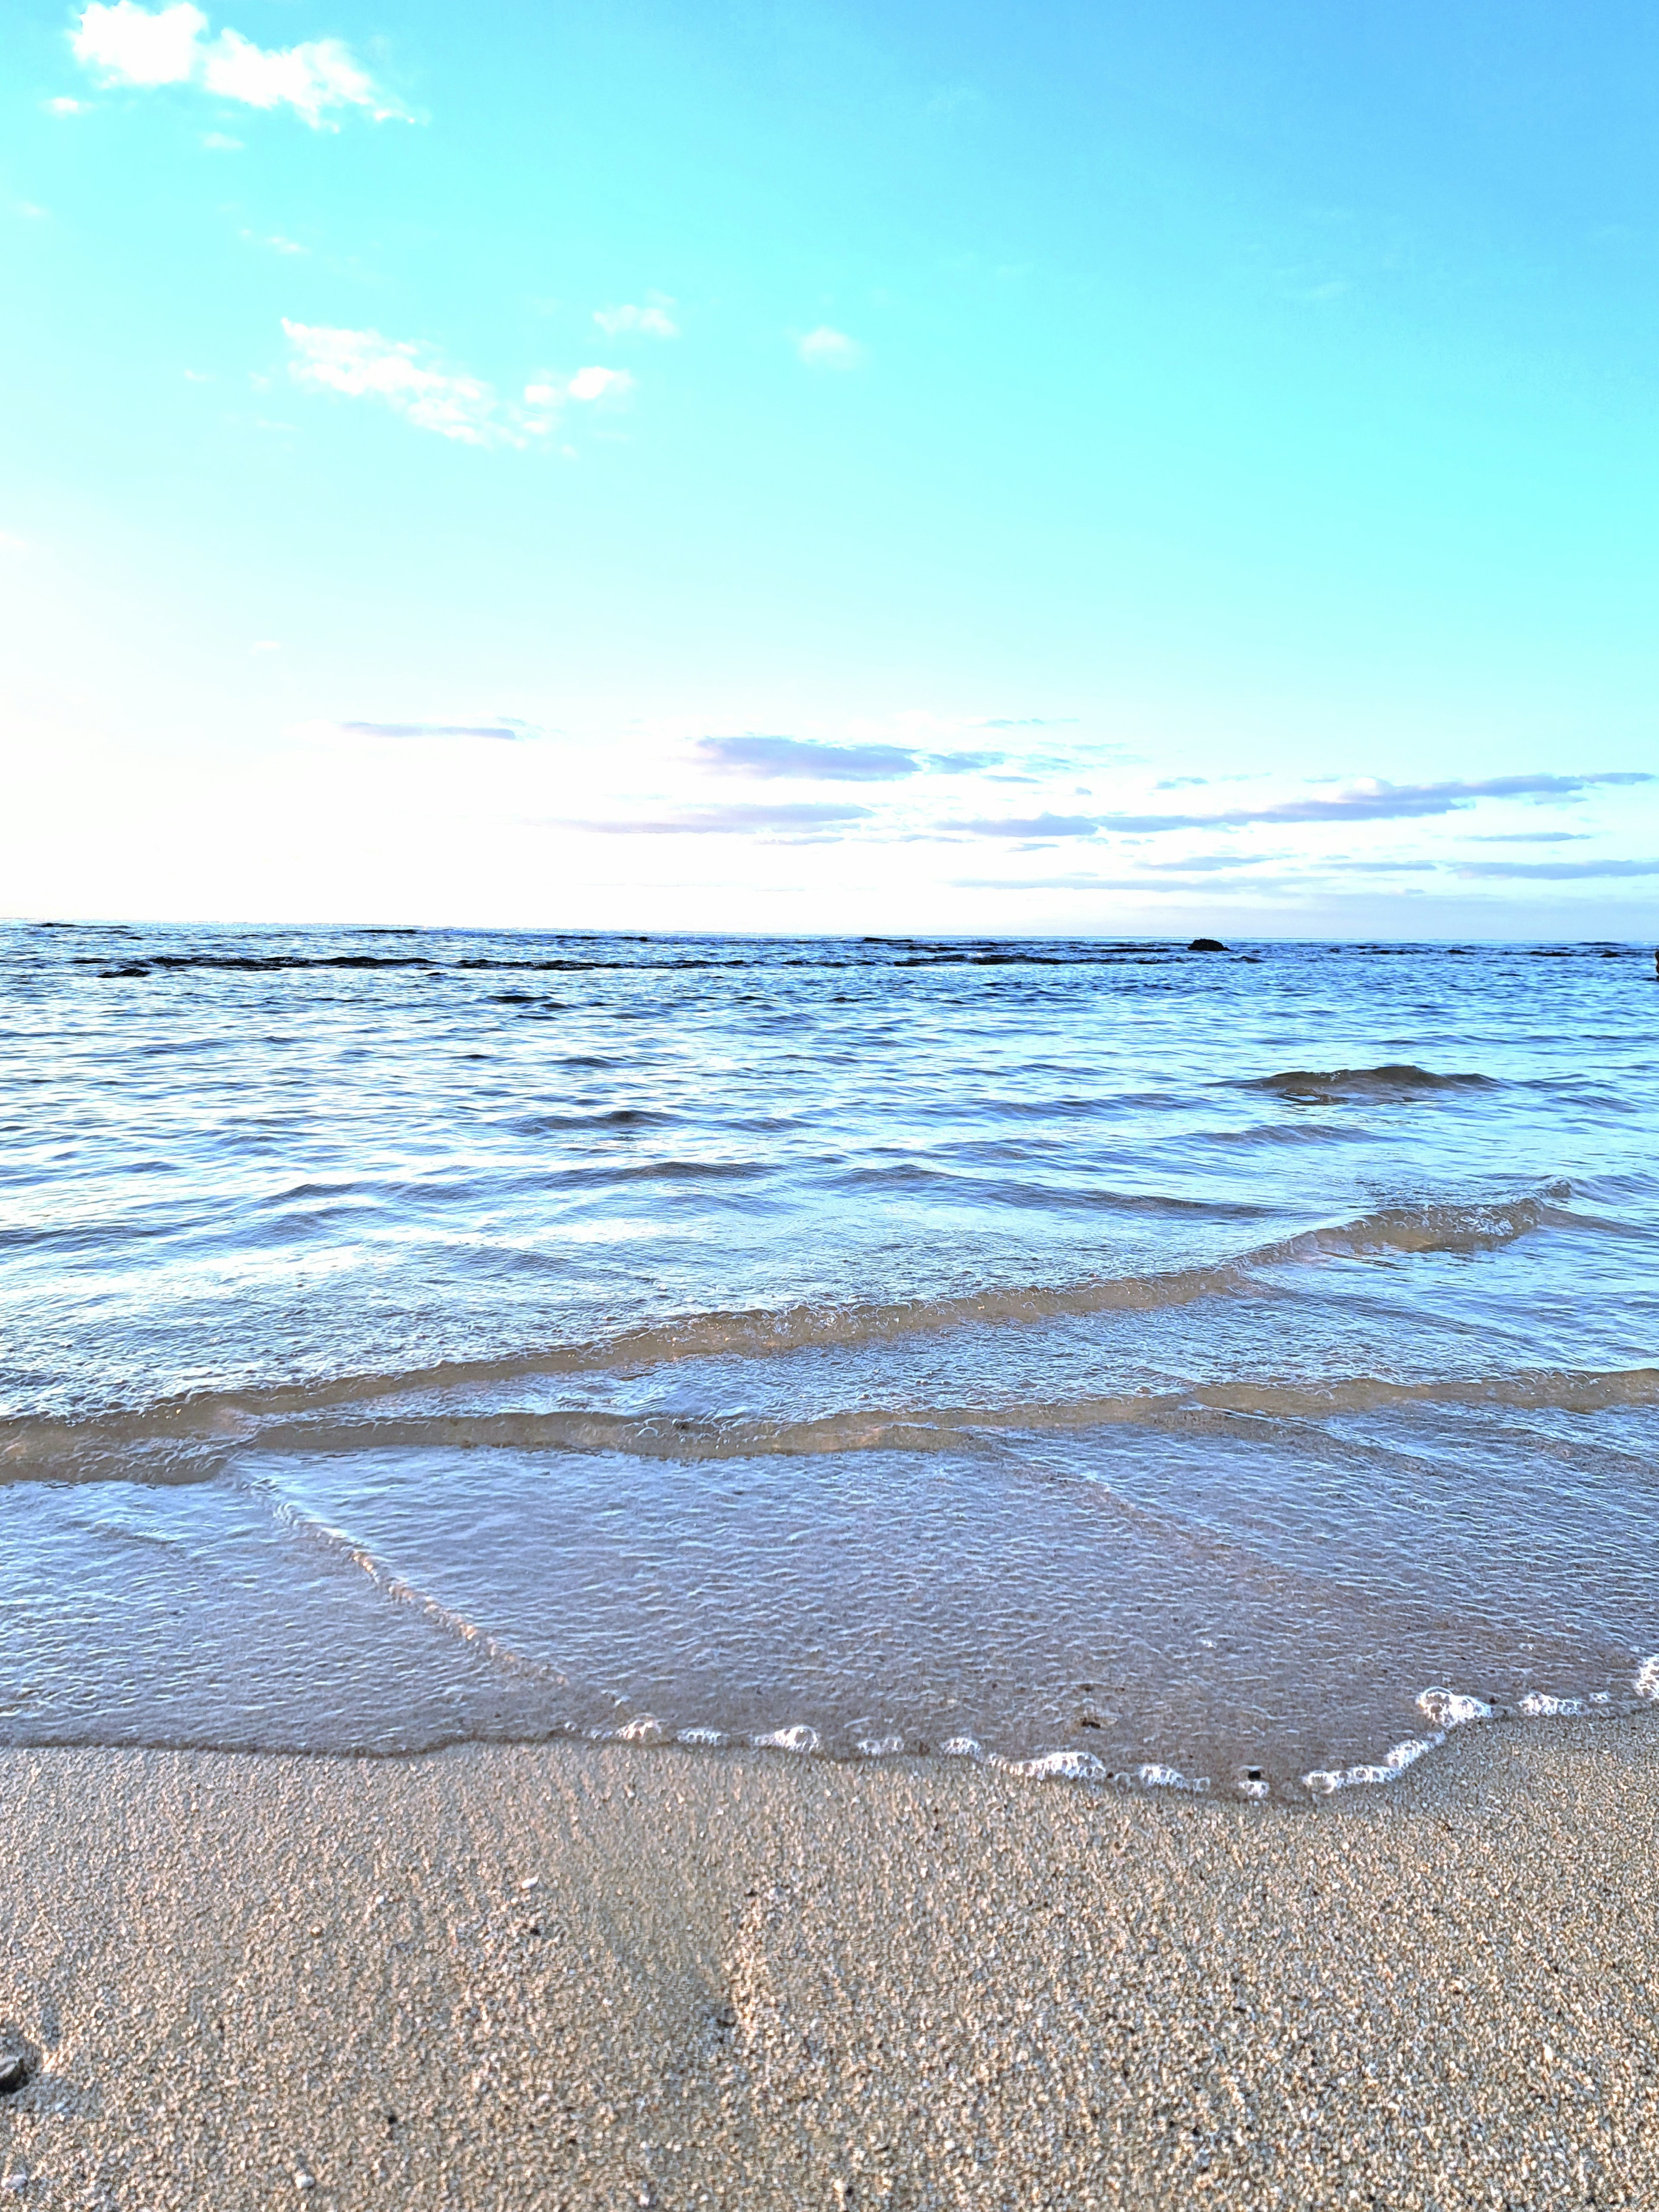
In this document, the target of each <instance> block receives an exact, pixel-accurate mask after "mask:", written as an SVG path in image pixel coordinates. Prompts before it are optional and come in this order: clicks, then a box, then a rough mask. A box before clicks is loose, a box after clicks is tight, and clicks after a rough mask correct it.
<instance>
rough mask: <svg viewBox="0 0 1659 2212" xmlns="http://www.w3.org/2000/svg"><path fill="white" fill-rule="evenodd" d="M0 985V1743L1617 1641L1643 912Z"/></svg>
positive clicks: (273, 1733) (715, 1704)
mask: <svg viewBox="0 0 1659 2212" xmlns="http://www.w3.org/2000/svg"><path fill="white" fill-rule="evenodd" d="M0 1028H3V1037H4V1052H3V1056H0V1124H3V1130H4V1137H5V1142H4V1145H3V1148H0V1252H3V1261H4V1264H3V1271H0V1334H3V1340H4V1358H3V1375H0V1382H3V1391H4V1406H3V1419H0V1539H3V1541H0V1607H3V1619H4V1620H5V1623H6V1627H7V1632H6V1633H5V1635H4V1636H3V1638H0V1741H10V1742H62V1741H106V1742H116V1741H120V1742H133V1741H139V1742H167V1743H202V1744H219V1745H248V1746H272V1747H275V1746H283V1747H305V1748H319V1749H321V1748H347V1747H350V1748H359V1749H367V1750H381V1751H393V1750H401V1749H410V1748H415V1747H420V1746H424V1745H430V1744H435V1743H439V1742H443V1741H451V1740H453V1739H455V1738H457V1737H462V1736H468V1735H473V1736H485V1735H549V1734H554V1733H558V1732H561V1731H564V1730H578V1731H584V1732H586V1731H620V1732H622V1733H623V1734H625V1735H633V1736H635V1737H639V1738H641V1739H648V1738H653V1737H655V1738H662V1737H667V1736H672V1735H682V1736H685V1735H690V1737H691V1738H692V1740H710V1739H712V1738H714V1737H720V1738H726V1739H731V1740H738V1741H776V1742H777V1743H778V1744H779V1745H780V1747H782V1748H785V1749H817V1750H821V1751H823V1752H826V1753H836V1754H842V1755H848V1756H879V1755H882V1754H883V1753H886V1752H889V1751H892V1750H896V1749H903V1750H906V1751H910V1752H914V1751H917V1750H924V1749H925V1750H929V1751H933V1752H941V1751H946V1750H953V1749H954V1750H957V1751H960V1752H965V1753H969V1754H970V1755H976V1756H981V1757H988V1758H995V1759H1003V1760H1008V1761H1012V1762H1015V1763H1018V1764H1022V1765H1035V1766H1036V1768H1037V1770H1038V1771H1060V1772H1068V1773H1075V1774H1079V1775H1083V1776H1085V1777H1091V1778H1092V1777H1101V1776H1105V1775H1112V1776H1115V1777H1120V1778H1129V1779H1140V1780H1146V1781H1152V1782H1163V1783H1168V1784H1176V1783H1177V1782H1184V1783H1186V1784H1191V1785H1194V1786H1197V1785H1200V1784H1202V1785H1205V1786H1207V1787H1208V1788H1209V1789H1211V1790H1213V1791H1216V1792H1224V1791H1228V1790H1242V1791H1243V1792H1244V1793H1245V1794H1248V1795H1258V1794H1261V1792H1262V1791H1263V1790H1273V1791H1275V1792H1279V1793H1282V1794H1285V1795H1291V1796H1295V1795H1305V1794H1308V1793H1309V1792H1310V1791H1311V1792H1313V1793H1315V1794H1318V1793H1319V1792H1320V1791H1322V1790H1326V1789H1328V1787H1330V1786H1331V1785H1332V1784H1333V1783H1334V1781H1336V1780H1337V1779H1339V1778H1349V1777H1350V1775H1351V1774H1352V1776H1353V1778H1384V1777H1387V1776H1388V1775H1389V1774H1392V1773H1394V1772H1396V1771H1403V1766H1404V1765H1405V1764H1406V1763H1407V1762H1408V1761H1409V1759H1411V1758H1412V1757H1413V1756H1414V1755H1415V1747H1419V1746H1421V1745H1424V1744H1431V1743H1432V1741H1434V1740H1435V1739H1436V1738H1437V1736H1438V1735H1440V1734H1441V1733H1442V1732H1443V1729H1445V1727H1447V1726H1449V1725H1454V1724H1456V1723H1457V1722H1458V1721H1459V1720H1460V1719H1462V1718H1465V1717H1474V1716H1476V1715H1477V1714H1478V1712H1479V1711H1480V1708H1483V1707H1491V1708H1492V1709H1493V1710H1496V1711H1509V1712H1519V1711H1530V1710H1539V1709H1541V1708H1543V1709H1550V1708H1551V1707H1552V1706H1553V1705H1554V1704H1557V1703H1559V1702H1562V1701H1565V1702H1567V1703H1577V1704H1579V1705H1582V1706H1583V1708H1584V1709H1585V1710H1587V1711H1593V1710H1601V1709H1605V1710H1608V1711H1614V1710H1620V1709H1624V1708H1627V1707H1629V1706H1630V1705H1632V1704H1634V1703H1637V1702H1639V1701H1640V1700H1641V1699H1642V1698H1643V1697H1644V1696H1653V1695H1655V1694H1659V1666H1656V1665H1655V1664H1654V1655H1655V1654H1656V1653H1659V1554H1656V1547H1655V1542H1654V1534H1653V1531H1654V1519H1655V1516H1654V1505H1655V1502H1656V1486H1659V1289H1656V1283H1659V1265H1656V1261H1659V1171H1656V1168H1655V1165H1654V1159H1653V1152H1654V1136H1655V1131H1656V1129H1659V985H1656V984H1655V982H1654V981H1653V980H1652V974H1651V962H1650V956H1649V955H1647V954H1646V953H1645V952H1641V953H1638V952H1637V951H1634V950H1633V949H1629V948H1617V947H1601V946H1571V947H1527V946H1514V947H1500V948H1478V947H1469V948H1460V949H1458V950H1455V951H1454V950H1450V949H1448V948H1444V947H1427V946H1394V947H1364V946H1347V947H1333V946H1327V945H1255V946H1249V947H1245V948H1243V949H1242V950H1238V951H1234V952H1231V953H1226V954H1208V955H1205V954H1192V953H1188V952H1187V951H1185V950H1184V949H1182V948H1181V947H1179V946H1175V945H1148V944H1140V943H1134V944H1126V945H1109V944H1100V943H1092V942H1091V943H1086V944H1069V943H1066V944H1059V943H1056V944H1032V943H1020V944H1006V943H1003V944H988V943H987V944H983V945H981V944H965V943H962V942H958V941H950V942H933V941H911V940H902V941H899V940H882V941H866V942H857V941H841V940H833V941H825V940H811V941H782V940H781V941H777V942H775V943H757V942H753V941H748V940H744V941H734V940H729V939H649V940H646V939H625V938H599V937H578V936H552V935H548V936H529V935H522V934H512V935H505V934H503V935H490V934H468V933H449V932H442V933H424V932H422V933H415V932H406V933H392V932H372V931H305V932H297V933H276V932H269V931H259V932H230V931H200V930H176V929H172V930H152V929H131V930H117V929H111V928H94V927H82V928H61V927H59V928H27V927H14V928H11V929H9V930H6V931H3V932H0ZM1390 1756H1392V1759H1393V1761H1394V1763H1393V1765H1390V1764H1389V1759H1390Z"/></svg>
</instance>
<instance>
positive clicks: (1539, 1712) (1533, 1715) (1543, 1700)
mask: <svg viewBox="0 0 1659 2212" xmlns="http://www.w3.org/2000/svg"><path fill="white" fill-rule="evenodd" d="M1520 1710H1521V1711H1522V1712H1523V1713H1525V1715H1526V1716H1527V1717H1528V1720H1538V1719H1540V1718H1541V1717H1543V1716H1544V1715H1545V1714H1547V1713H1582V1712H1583V1710H1584V1701H1583V1699H1582V1698H1552V1697H1549V1696H1547V1694H1546V1692H1544V1691H1542V1690H1528V1692H1527V1694H1526V1696H1525V1697H1524V1698H1522V1700H1521V1705H1520Z"/></svg>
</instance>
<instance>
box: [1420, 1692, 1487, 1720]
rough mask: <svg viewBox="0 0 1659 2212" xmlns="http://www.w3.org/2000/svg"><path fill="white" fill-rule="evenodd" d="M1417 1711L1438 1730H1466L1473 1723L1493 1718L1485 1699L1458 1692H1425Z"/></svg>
mask: <svg viewBox="0 0 1659 2212" xmlns="http://www.w3.org/2000/svg"><path fill="white" fill-rule="evenodd" d="M1417 1710H1418V1711H1419V1713H1421V1714H1422V1716H1423V1717H1424V1719H1425V1721H1432V1722H1433V1723H1434V1725H1435V1726H1436V1728H1437V1729H1454V1728H1465V1727H1467V1726H1468V1723H1469V1722H1471V1721H1489V1720H1490V1719H1491V1718H1492V1707H1491V1706H1490V1705H1488V1704H1487V1703H1486V1699H1484V1698H1469V1697H1465V1696H1463V1695H1462V1692H1459V1691H1456V1690H1425V1691H1424V1692H1423V1694H1422V1696H1421V1697H1420V1698H1419V1699H1418V1701H1417Z"/></svg>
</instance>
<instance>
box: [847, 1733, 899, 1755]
mask: <svg viewBox="0 0 1659 2212" xmlns="http://www.w3.org/2000/svg"><path fill="white" fill-rule="evenodd" d="M903 1748H904V1738H903V1737H902V1735H861V1736H860V1738H859V1740H858V1744H857V1749H858V1750H859V1752H860V1753H861V1754H862V1755H863V1757H864V1758H866V1759H890V1758H891V1757H892V1755H893V1753H895V1752H896V1751H902V1750H903Z"/></svg>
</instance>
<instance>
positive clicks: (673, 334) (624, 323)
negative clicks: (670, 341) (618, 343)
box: [593, 301, 680, 338]
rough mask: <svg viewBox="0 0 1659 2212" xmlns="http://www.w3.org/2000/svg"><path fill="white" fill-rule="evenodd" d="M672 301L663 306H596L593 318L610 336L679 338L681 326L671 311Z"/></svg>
mask: <svg viewBox="0 0 1659 2212" xmlns="http://www.w3.org/2000/svg"><path fill="white" fill-rule="evenodd" d="M671 305H672V302H671V301H670V302H668V303H667V304H665V305H664V306H661V307H596V308H595V309H594V310H593V319H594V321H595V322H596V323H597V324H598V325H599V328H600V329H601V330H602V331H604V332H605V336H606V337H608V338H619V337H627V336H629V335H630V334H633V333H637V334H638V335H639V336H640V337H645V338H677V337H678V336H679V334H680V326H679V325H678V323H677V322H676V321H675V320H674V319H673V317H672V316H671V314H670V313H669V312H668V307H670V306H671Z"/></svg>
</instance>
